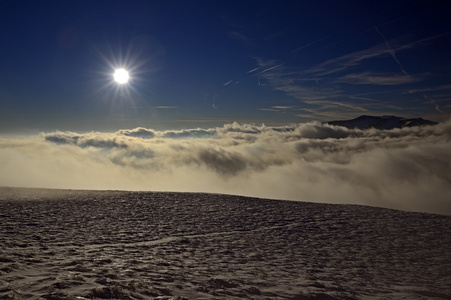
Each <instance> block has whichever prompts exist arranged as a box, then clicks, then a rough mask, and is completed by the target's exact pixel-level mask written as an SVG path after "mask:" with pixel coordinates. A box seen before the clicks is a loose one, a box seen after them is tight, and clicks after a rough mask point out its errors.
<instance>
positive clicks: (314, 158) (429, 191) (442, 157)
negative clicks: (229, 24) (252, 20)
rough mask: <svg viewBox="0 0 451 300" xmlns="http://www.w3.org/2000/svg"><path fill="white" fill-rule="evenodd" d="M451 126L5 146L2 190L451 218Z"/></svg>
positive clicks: (76, 138) (266, 130) (252, 130)
mask: <svg viewBox="0 0 451 300" xmlns="http://www.w3.org/2000/svg"><path fill="white" fill-rule="evenodd" d="M450 149H451V121H448V122H445V123H441V124H438V125H436V126H423V127H412V128H403V129H394V130H386V131H382V130H376V129H369V130H365V131H362V130H357V129H355V130H350V129H346V128H344V127H337V126H331V125H326V124H321V123H318V122H312V123H305V124H296V125H292V126H285V127H269V126H265V125H260V126H257V125H251V124H238V123H233V124H227V125H224V126H223V127H217V128H209V129H201V128H197V129H190V130H179V131H156V130H153V129H147V128H136V129H131V130H130V129H124V130H119V131H117V132H114V133H103V132H91V133H75V132H61V131H55V132H47V133H41V134H40V135H35V136H26V137H23V136H22V137H10V136H8V137H3V138H0V165H1V166H2V172H0V186H19V187H45V188H65V189H114V190H151V191H180V192H212V193H227V194H237V195H246V196H256V197H264V198H275V199H288V200H298V201H312V202H327V203H353V204H363V205H372V206H380V207H388V208H396V209H402V210H412V211H425V212H434V213H441V214H451V202H450V199H449V195H451V171H450V170H451V151H450Z"/></svg>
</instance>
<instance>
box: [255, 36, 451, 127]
mask: <svg viewBox="0 0 451 300" xmlns="http://www.w3.org/2000/svg"><path fill="white" fill-rule="evenodd" d="M376 30H377V28H376ZM378 32H379V31H378ZM447 34H448V33H445V34H439V35H434V36H430V37H427V38H423V39H420V40H416V41H413V42H407V41H406V40H405V39H402V38H398V39H390V40H387V39H386V38H385V37H384V36H382V37H381V38H382V42H380V43H378V44H376V45H374V46H371V47H368V48H366V49H363V50H357V51H353V52H350V53H347V54H344V55H341V56H338V57H335V58H331V59H327V60H324V61H322V62H318V63H316V64H313V65H311V66H309V67H305V66H302V67H300V66H296V65H294V64H292V63H283V62H281V61H274V60H263V59H256V63H257V68H255V69H253V70H252V71H253V76H259V82H260V79H261V80H264V81H265V84H267V85H268V86H270V87H271V88H273V89H274V90H278V91H282V92H284V93H285V94H286V95H288V96H291V97H293V98H295V99H298V100H299V101H300V103H299V105H300V106H299V107H298V108H302V109H304V110H306V109H310V110H313V111H317V112H319V113H317V114H314V115H309V116H308V117H310V118H311V117H313V118H320V119H321V118H323V117H324V114H323V113H322V110H323V109H324V107H325V106H324V101H330V102H337V103H342V104H345V103H347V104H348V105H338V106H336V107H335V108H336V109H337V110H336V111H335V112H334V115H336V116H337V117H339V118H345V117H347V116H349V113H350V112H351V111H350V110H351V109H352V106H354V107H356V108H358V109H356V110H354V111H352V112H353V113H354V115H353V116H355V114H357V113H359V112H360V111H367V110H369V108H370V107H372V105H373V104H374V100H369V101H363V102H362V101H359V103H358V105H357V104H356V97H357V96H359V94H358V92H357V91H358V89H355V88H353V86H358V85H360V86H361V85H367V86H373V87H374V88H373V89H372V90H370V91H368V93H369V94H368V95H371V93H374V96H375V98H376V99H379V98H381V96H380V95H379V94H378V92H379V91H380V90H377V89H376V88H377V87H384V86H385V87H387V86H392V87H393V86H399V89H397V90H395V91H393V93H392V95H391V96H390V97H391V98H392V99H391V101H379V102H381V103H382V104H384V103H385V104H386V106H385V107H381V108H380V111H381V112H383V113H385V112H388V111H391V106H392V105H393V103H396V101H397V99H402V98H401V97H398V98H395V97H396V95H406V94H408V93H412V92H409V91H410V90H412V88H411V87H410V90H409V85H412V84H417V83H420V82H422V81H424V80H426V79H428V77H430V76H429V75H430V74H427V73H421V74H409V73H408V72H406V71H405V68H404V66H403V65H402V61H400V59H399V58H398V57H397V56H396V54H397V53H399V52H402V51H406V50H409V49H412V48H415V47H419V46H422V45H425V44H427V43H429V42H431V41H432V40H435V39H439V38H442V37H444V36H446V35H447ZM379 35H380V32H379ZM389 57H392V58H393V63H396V64H398V65H399V66H400V68H401V70H400V71H399V72H395V73H393V72H391V71H390V72H384V71H380V70H378V71H377V72H376V71H372V68H373V67H374V66H375V65H374V63H375V62H376V61H377V59H382V58H384V59H386V58H389ZM403 90H404V92H403ZM385 92H386V91H385ZM399 101H401V100H399ZM318 106H319V107H318ZM306 111H307V110H306ZM304 115H306V114H298V116H304ZM351 115H352V114H351Z"/></svg>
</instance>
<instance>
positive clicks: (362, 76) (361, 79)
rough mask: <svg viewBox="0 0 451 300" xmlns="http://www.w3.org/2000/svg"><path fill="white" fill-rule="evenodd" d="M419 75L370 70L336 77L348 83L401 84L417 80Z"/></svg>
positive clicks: (339, 80)
mask: <svg viewBox="0 0 451 300" xmlns="http://www.w3.org/2000/svg"><path fill="white" fill-rule="evenodd" d="M421 80H422V77H420V76H411V75H406V74H378V73H372V72H362V73H352V74H346V75H345V76H342V77H340V78H338V79H337V80H336V81H337V82H343V83H350V84H370V85H401V84H410V83H415V82H419V81H421Z"/></svg>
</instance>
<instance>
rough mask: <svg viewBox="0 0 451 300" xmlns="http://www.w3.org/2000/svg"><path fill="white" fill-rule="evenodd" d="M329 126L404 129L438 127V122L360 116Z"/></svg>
mask: <svg viewBox="0 0 451 300" xmlns="http://www.w3.org/2000/svg"><path fill="white" fill-rule="evenodd" d="M324 123H325V124H329V125H336V126H343V127H346V128H349V129H362V130H363V129H369V128H376V129H382V130H387V129H394V128H403V127H414V126H424V125H436V124H437V123H436V122H433V121H429V120H425V119H422V118H412V119H406V118H402V117H396V116H380V117H379V116H360V117H358V118H355V119H352V120H341V121H329V122H324Z"/></svg>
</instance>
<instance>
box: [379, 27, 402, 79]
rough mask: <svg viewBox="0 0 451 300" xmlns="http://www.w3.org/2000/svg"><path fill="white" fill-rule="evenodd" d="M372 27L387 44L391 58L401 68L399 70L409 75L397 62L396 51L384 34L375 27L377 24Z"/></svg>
mask: <svg viewBox="0 0 451 300" xmlns="http://www.w3.org/2000/svg"><path fill="white" fill-rule="evenodd" d="M374 29H375V30H376V32H377V33H378V34H379V35H380V36H381V37H382V39H383V40H384V42H385V45H386V46H387V48H388V50H389V51H390V54H391V56H392V57H393V59H394V60H395V61H396V63H397V64H398V66H399V67H400V68H401V71H402V72H403V73H404V75H409V74H408V73H407V72H406V70H404V68H403V67H402V65H401V63H400V62H399V60H398V58H397V57H396V53H395V50H394V49H393V48H392V47H391V46H390V44H389V43H388V41H387V39H386V38H385V36H384V35H383V34H382V33H381V32H380V31H379V29H377V26H374Z"/></svg>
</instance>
